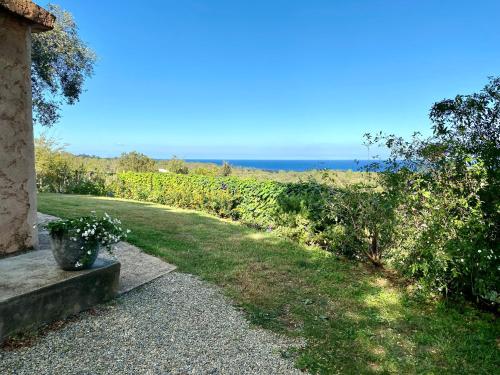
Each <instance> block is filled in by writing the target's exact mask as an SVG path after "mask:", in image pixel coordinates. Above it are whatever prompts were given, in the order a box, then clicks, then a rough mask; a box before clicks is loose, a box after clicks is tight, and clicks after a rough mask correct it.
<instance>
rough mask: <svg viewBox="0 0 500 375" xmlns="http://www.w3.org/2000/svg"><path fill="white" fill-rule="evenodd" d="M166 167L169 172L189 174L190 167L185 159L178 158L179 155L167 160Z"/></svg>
mask: <svg viewBox="0 0 500 375" xmlns="http://www.w3.org/2000/svg"><path fill="white" fill-rule="evenodd" d="M166 167H167V169H168V171H169V172H171V173H176V174H188V173H189V168H188V167H187V164H186V162H185V161H184V160H181V159H177V157H175V156H174V157H172V159H170V160H169V161H167V164H166Z"/></svg>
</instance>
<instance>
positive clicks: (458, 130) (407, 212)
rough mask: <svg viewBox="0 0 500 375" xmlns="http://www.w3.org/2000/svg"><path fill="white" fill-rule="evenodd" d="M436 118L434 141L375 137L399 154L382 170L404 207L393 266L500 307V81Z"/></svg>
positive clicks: (442, 105)
mask: <svg viewBox="0 0 500 375" xmlns="http://www.w3.org/2000/svg"><path fill="white" fill-rule="evenodd" d="M430 117H431V120H432V122H433V124H434V126H433V135H432V136H431V137H429V138H422V137H420V136H419V135H418V134H416V135H414V137H413V139H412V140H410V141H405V140H404V139H402V138H401V137H396V136H393V135H389V136H383V135H382V136H377V137H375V138H374V139H372V138H370V137H369V138H368V140H369V143H372V142H374V141H375V142H381V143H383V144H384V145H385V146H386V147H387V148H388V149H389V150H390V152H391V156H390V158H389V160H387V161H386V162H384V163H383V165H382V166H381V165H375V166H374V167H375V168H376V169H377V170H383V172H382V173H380V175H381V184H382V186H383V187H384V190H385V191H386V193H387V194H390V195H391V196H392V198H393V199H394V200H395V201H397V202H398V205H397V215H398V217H399V218H398V222H399V225H398V226H397V227H396V228H395V231H396V233H397V234H398V235H399V241H400V245H399V246H397V247H395V248H394V249H392V251H391V253H392V259H393V262H392V263H393V265H394V266H395V267H397V268H399V269H400V270H401V271H402V272H403V273H404V274H405V275H407V276H410V277H412V278H414V279H416V280H417V281H418V282H419V284H420V286H421V287H423V288H424V289H427V290H431V291H435V292H439V293H443V294H446V295H465V296H467V297H470V298H474V299H476V300H482V301H488V302H489V303H493V304H495V303H500V290H499V286H500V246H499V243H500V228H499V226H500V194H499V190H500V172H499V170H500V168H499V167H500V78H495V79H491V80H490V82H489V84H488V85H487V86H486V87H485V88H484V89H483V90H482V91H481V92H480V93H477V94H472V95H465V96H464V95H458V96H457V97H456V98H455V99H452V100H443V101H441V102H438V103H436V104H435V105H434V106H433V108H432V110H431V116H430Z"/></svg>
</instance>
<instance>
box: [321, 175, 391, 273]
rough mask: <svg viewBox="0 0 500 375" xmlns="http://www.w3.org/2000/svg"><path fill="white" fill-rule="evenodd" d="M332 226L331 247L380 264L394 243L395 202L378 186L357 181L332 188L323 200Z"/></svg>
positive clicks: (351, 255) (377, 264) (348, 254)
mask: <svg viewBox="0 0 500 375" xmlns="http://www.w3.org/2000/svg"><path fill="white" fill-rule="evenodd" d="M325 201H326V202H327V203H326V206H327V215H328V216H329V217H330V218H331V220H332V221H333V222H334V223H335V225H334V226H332V227H331V229H330V231H331V241H332V247H333V248H334V249H336V250H337V252H339V253H343V254H345V255H347V256H349V257H354V258H357V259H361V258H366V259H368V260H369V261H370V262H372V263H373V264H374V265H376V266H382V263H383V256H384V253H385V252H386V251H387V250H389V249H390V248H392V247H393V245H394V242H395V233H394V230H395V228H396V220H397V219H396V215H395V205H396V202H395V200H394V199H393V196H392V195H391V194H388V193H387V192H384V191H379V190H378V189H377V186H373V185H368V184H356V185H352V186H349V187H346V188H344V189H342V190H340V189H335V190H331V191H330V194H329V196H328V198H326V199H325Z"/></svg>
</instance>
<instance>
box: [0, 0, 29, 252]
mask: <svg viewBox="0 0 500 375" xmlns="http://www.w3.org/2000/svg"><path fill="white" fill-rule="evenodd" d="M30 51H31V31H30V26H29V25H28V24H27V23H26V22H25V21H24V20H23V19H21V18H19V17H14V16H13V15H12V13H9V12H7V11H5V10H3V9H1V8H0V255H2V254H7V253H12V252H15V251H18V250H24V249H29V248H33V247H35V246H36V245H37V241H38V236H37V230H36V229H35V228H33V226H34V225H35V223H36V186H35V165H34V161H35V159H34V147H33V126H32V118H31V71H30V65H31V58H30Z"/></svg>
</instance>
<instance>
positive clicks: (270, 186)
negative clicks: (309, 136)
mask: <svg viewBox="0 0 500 375" xmlns="http://www.w3.org/2000/svg"><path fill="white" fill-rule="evenodd" d="M323 189H324V187H322V186H321V185H318V184H316V183H314V182H310V183H299V184H292V183H290V184H283V183H279V182H275V181H257V180H253V179H242V178H236V177H213V176H204V175H177V174H170V173H168V174H165V173H120V174H119V175H118V177H117V181H116V183H115V184H114V194H115V196H117V197H122V198H130V199H136V200H142V201H148V202H156V203H161V204H166V205H171V206H175V207H183V208H192V209H199V210H203V211H206V212H210V213H213V214H216V215H218V216H221V217H226V218H232V219H235V220H241V221H242V222H243V223H245V224H249V225H252V226H256V227H259V228H266V229H268V230H276V231H278V233H281V234H284V235H287V236H289V237H293V238H295V239H297V240H299V241H301V242H304V243H315V242H317V241H318V240H319V239H320V237H321V236H317V233H319V232H320V231H321V230H322V227H323V226H324V224H325V223H324V219H323V217H324V215H322V214H321V212H320V210H322V208H323V207H324V205H323V204H322V196H321V191H322V190H323ZM322 239H323V240H324V238H322Z"/></svg>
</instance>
